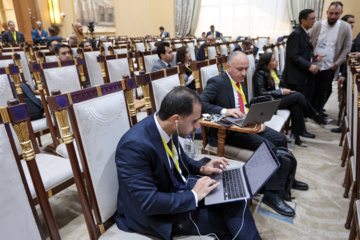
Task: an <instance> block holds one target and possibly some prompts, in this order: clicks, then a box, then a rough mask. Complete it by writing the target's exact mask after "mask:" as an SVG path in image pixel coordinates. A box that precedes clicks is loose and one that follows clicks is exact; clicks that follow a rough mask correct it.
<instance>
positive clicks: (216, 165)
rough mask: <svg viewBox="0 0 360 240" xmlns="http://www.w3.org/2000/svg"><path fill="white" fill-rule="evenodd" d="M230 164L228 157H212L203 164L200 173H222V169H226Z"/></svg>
mask: <svg viewBox="0 0 360 240" xmlns="http://www.w3.org/2000/svg"><path fill="white" fill-rule="evenodd" d="M227 166H229V160H227V159H226V158H223V157H221V158H216V159H211V161H210V162H208V163H207V164H205V165H203V166H201V168H200V173H201V174H203V175H211V174H213V173H221V172H222V169H226V168H227Z"/></svg>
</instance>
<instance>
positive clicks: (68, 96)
mask: <svg viewBox="0 0 360 240" xmlns="http://www.w3.org/2000/svg"><path fill="white" fill-rule="evenodd" d="M66 94H67V98H68V100H69V104H70V105H72V104H73V101H72V98H71V94H70V92H67V93H66Z"/></svg>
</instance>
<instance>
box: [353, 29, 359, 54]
mask: <svg viewBox="0 0 360 240" xmlns="http://www.w3.org/2000/svg"><path fill="white" fill-rule="evenodd" d="M351 52H360V33H359V34H358V35H357V36H356V38H355V39H354V42H353V45H352V47H351Z"/></svg>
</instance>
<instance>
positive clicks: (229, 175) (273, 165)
mask: <svg viewBox="0 0 360 240" xmlns="http://www.w3.org/2000/svg"><path fill="white" fill-rule="evenodd" d="M279 167H280V163H279V161H278V160H277V158H276V156H275V154H274V153H273V151H272V150H271V148H270V146H269V144H268V143H267V141H266V140H265V141H264V142H263V143H262V144H261V145H260V147H259V148H258V149H257V150H256V151H255V152H254V153H253V155H252V156H251V157H250V158H249V160H248V161H247V162H246V163H245V164H244V165H243V166H242V167H239V168H229V169H225V170H223V171H222V173H218V174H214V176H212V178H213V179H215V180H216V182H219V183H220V185H219V186H218V187H217V188H215V189H214V190H213V191H212V192H210V193H209V195H207V196H206V197H205V205H212V204H219V203H225V202H233V201H239V200H245V199H251V198H253V197H254V196H255V195H256V194H257V192H258V191H260V189H261V188H262V187H263V186H264V184H265V183H266V182H267V181H268V180H269V179H270V177H271V176H272V175H273V174H274V173H275V172H276V170H277V169H278V168H279Z"/></svg>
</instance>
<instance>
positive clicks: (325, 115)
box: [321, 113, 329, 117]
mask: <svg viewBox="0 0 360 240" xmlns="http://www.w3.org/2000/svg"><path fill="white" fill-rule="evenodd" d="M321 115H322V116H323V117H328V116H329V115H327V114H326V113H321Z"/></svg>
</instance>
